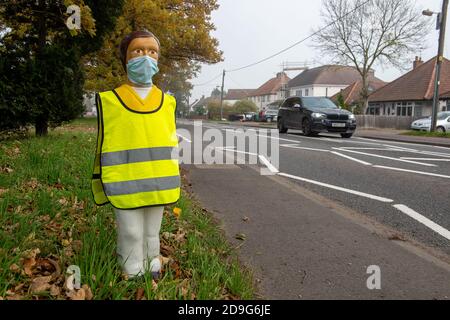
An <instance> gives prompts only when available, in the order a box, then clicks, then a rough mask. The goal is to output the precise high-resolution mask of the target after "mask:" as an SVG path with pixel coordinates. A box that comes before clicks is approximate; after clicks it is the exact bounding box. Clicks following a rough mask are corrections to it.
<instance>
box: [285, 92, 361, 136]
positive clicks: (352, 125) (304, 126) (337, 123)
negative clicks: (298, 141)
mask: <svg viewBox="0 0 450 320" xmlns="http://www.w3.org/2000/svg"><path fill="white" fill-rule="evenodd" d="M277 124H278V131H279V132H280V133H286V132H287V131H288V129H299V130H302V131H303V133H304V134H305V135H307V136H313V135H317V134H318V133H321V132H333V133H340V134H341V136H342V137H343V138H351V137H352V135H353V133H354V132H355V130H356V118H355V116H354V115H353V114H352V113H351V112H350V111H347V110H342V109H340V108H339V107H338V106H336V105H335V104H334V103H333V101H331V100H330V99H328V98H322V97H291V98H288V99H286V100H285V101H284V102H283V104H282V105H281V108H280V111H279V112H278V121H277Z"/></svg>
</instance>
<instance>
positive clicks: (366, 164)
mask: <svg viewBox="0 0 450 320" xmlns="http://www.w3.org/2000/svg"><path fill="white" fill-rule="evenodd" d="M331 153H332V154H335V155H337V156H340V157H343V158H346V159H349V160H352V161H355V162H359V163H362V164H363V165H365V166H371V165H372V164H371V163H369V162H366V161H362V160H359V159H356V158H352V157H349V156H347V155H345V154H342V153H339V152H336V151H331Z"/></svg>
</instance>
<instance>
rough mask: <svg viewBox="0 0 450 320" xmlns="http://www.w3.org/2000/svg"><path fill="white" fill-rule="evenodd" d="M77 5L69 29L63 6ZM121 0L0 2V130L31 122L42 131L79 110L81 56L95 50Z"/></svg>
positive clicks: (65, 7) (80, 107)
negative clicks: (75, 22)
mask: <svg viewBox="0 0 450 320" xmlns="http://www.w3.org/2000/svg"><path fill="white" fill-rule="evenodd" d="M71 4H75V5H77V6H78V8H79V9H80V20H81V21H80V22H81V29H80V30H77V29H73V30H69V28H68V27H67V25H66V21H67V20H68V19H69V17H70V15H69V14H67V13H66V10H67V6H69V5H71ZM121 7H122V0H119V1H117V0H98V1H97V0H84V1H83V0H78V1H63V0H54V1H48V0H33V1H18V0H9V1H3V2H2V3H1V4H0V70H1V74H2V76H1V77H0V88H1V89H2V90H0V110H1V113H2V116H3V115H4V117H2V120H1V121H0V129H5V128H7V129H11V128H17V127H20V126H23V125H28V124H34V125H35V128H36V135H46V134H47V132H48V126H49V125H50V126H52V127H56V126H58V125H60V124H61V123H62V122H64V121H69V120H72V119H74V118H76V117H77V116H79V115H80V114H81V113H82V112H83V111H84V110H83V105H82V102H83V84H84V73H83V69H82V67H81V64H80V60H81V57H82V56H83V55H84V54H87V53H89V52H91V51H93V50H98V49H99V47H100V46H101V44H102V43H103V38H104V36H105V33H106V32H107V31H108V30H110V29H111V28H112V27H113V25H114V23H115V17H116V16H117V15H118V14H119V13H120V9H121Z"/></svg>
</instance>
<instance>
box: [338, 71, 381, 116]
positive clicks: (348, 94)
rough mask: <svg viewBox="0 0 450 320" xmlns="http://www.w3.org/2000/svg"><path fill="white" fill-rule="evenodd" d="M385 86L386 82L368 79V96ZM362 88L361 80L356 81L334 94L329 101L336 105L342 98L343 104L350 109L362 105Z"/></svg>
mask: <svg viewBox="0 0 450 320" xmlns="http://www.w3.org/2000/svg"><path fill="white" fill-rule="evenodd" d="M386 84H387V83H386V82H384V81H382V80H380V79H377V78H375V77H373V78H371V79H369V87H368V91H369V94H370V93H372V92H374V91H376V90H378V89H380V88H382V87H384V86H385V85H386ZM362 88H363V84H362V80H358V81H356V82H354V83H352V84H351V85H349V86H348V87H347V88H345V89H343V90H341V91H340V92H338V93H336V94H335V95H334V96H332V97H331V98H330V99H331V100H333V102H334V103H336V104H338V103H339V97H342V100H343V102H344V104H346V105H347V106H349V107H351V108H353V107H356V106H358V105H362V97H361V92H362Z"/></svg>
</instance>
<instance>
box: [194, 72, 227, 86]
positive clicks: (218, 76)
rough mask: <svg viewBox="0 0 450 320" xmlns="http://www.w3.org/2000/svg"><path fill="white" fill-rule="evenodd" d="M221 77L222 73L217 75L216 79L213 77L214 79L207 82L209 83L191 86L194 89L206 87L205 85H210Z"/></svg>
mask: <svg viewBox="0 0 450 320" xmlns="http://www.w3.org/2000/svg"><path fill="white" fill-rule="evenodd" d="M221 76H222V73H220V74H218V75H217V76H216V77H214V79H211V80H209V81H207V82H204V83H200V84H193V86H194V87H203V86H206V85H208V84H210V83H211V82H213V81H215V80H217V79H219V78H220V77H221Z"/></svg>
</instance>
